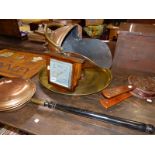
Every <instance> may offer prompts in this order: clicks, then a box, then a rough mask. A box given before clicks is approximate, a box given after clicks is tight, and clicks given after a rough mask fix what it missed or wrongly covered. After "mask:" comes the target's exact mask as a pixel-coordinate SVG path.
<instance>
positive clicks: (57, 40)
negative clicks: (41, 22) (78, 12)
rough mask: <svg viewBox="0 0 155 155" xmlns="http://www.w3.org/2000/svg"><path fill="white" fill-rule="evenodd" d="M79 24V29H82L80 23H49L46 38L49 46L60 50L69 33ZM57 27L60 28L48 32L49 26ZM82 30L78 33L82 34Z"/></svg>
mask: <svg viewBox="0 0 155 155" xmlns="http://www.w3.org/2000/svg"><path fill="white" fill-rule="evenodd" d="M77 26H78V29H82V28H81V27H80V26H79V25H77V24H75V25H71V24H70V25H66V26H64V25H62V24H48V25H46V27H45V29H46V30H45V38H46V39H47V41H48V43H49V48H50V49H52V50H54V51H60V50H61V48H62V42H63V41H64V39H65V37H66V36H67V34H68V33H69V32H70V31H71V30H72V29H73V28H75V27H77ZM49 27H50V28H52V27H57V28H58V29H56V30H54V31H51V33H48V28H49ZM81 32H82V31H78V33H79V34H78V35H79V36H82V33H81Z"/></svg>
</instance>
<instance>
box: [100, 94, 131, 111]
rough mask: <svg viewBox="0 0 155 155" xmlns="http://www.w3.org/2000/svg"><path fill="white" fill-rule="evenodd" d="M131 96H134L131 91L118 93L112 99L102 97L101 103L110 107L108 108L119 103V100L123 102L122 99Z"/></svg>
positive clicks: (105, 106)
mask: <svg viewBox="0 0 155 155" xmlns="http://www.w3.org/2000/svg"><path fill="white" fill-rule="evenodd" d="M130 96H132V94H130V93H129V92H127V93H124V94H121V95H118V96H116V97H113V98H111V99H105V98H102V99H100V103H101V105H103V106H104V108H106V109H108V108H110V107H112V106H114V105H116V104H118V103H119V102H121V101H123V100H125V99H127V98H129V97H130Z"/></svg>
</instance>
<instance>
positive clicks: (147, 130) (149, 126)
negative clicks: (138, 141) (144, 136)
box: [145, 124, 155, 134]
mask: <svg viewBox="0 0 155 155" xmlns="http://www.w3.org/2000/svg"><path fill="white" fill-rule="evenodd" d="M145 131H146V132H147V133H150V134H153V133H154V131H155V127H154V126H153V125H151V124H147V125H146V130H145Z"/></svg>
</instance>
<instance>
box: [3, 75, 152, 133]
mask: <svg viewBox="0 0 155 155" xmlns="http://www.w3.org/2000/svg"><path fill="white" fill-rule="evenodd" d="M35 91H36V87H35V84H34V83H33V82H31V81H30V80H25V79H20V78H2V79H0V111H10V110H17V109H20V108H21V107H22V106H24V105H25V104H26V103H27V101H29V100H31V102H33V103H36V104H39V105H42V106H45V107H48V108H50V109H51V108H52V109H57V110H60V111H63V112H67V113H71V114H74V115H79V116H83V117H87V118H90V119H95V120H98V121H103V122H107V123H111V124H115V125H120V126H123V127H126V128H131V129H135V130H139V131H142V132H147V133H154V131H155V127H154V126H153V125H152V124H145V123H141V122H137V121H133V120H127V119H123V118H120V117H115V116H110V115H107V114H103V113H97V112H93V111H89V110H87V109H80V108H76V107H72V106H67V105H65V104H59V103H54V102H47V101H46V100H40V99H35V98H33V99H31V97H32V96H33V95H34V93H35Z"/></svg>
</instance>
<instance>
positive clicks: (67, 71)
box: [47, 52, 84, 91]
mask: <svg viewBox="0 0 155 155" xmlns="http://www.w3.org/2000/svg"><path fill="white" fill-rule="evenodd" d="M83 62H84V59H81V58H76V57H73V56H70V53H67V52H65V53H51V54H50V57H49V59H48V64H47V70H48V82H49V83H51V84H52V85H54V86H55V87H57V88H58V89H60V90H62V89H64V90H69V91H74V90H75V87H76V86H77V85H78V81H79V79H80V77H81V71H82V64H83Z"/></svg>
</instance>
